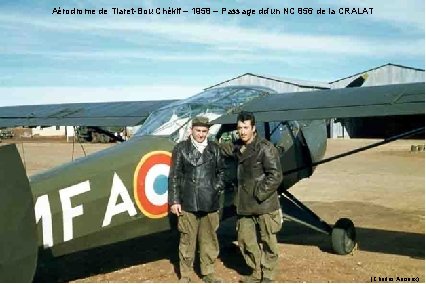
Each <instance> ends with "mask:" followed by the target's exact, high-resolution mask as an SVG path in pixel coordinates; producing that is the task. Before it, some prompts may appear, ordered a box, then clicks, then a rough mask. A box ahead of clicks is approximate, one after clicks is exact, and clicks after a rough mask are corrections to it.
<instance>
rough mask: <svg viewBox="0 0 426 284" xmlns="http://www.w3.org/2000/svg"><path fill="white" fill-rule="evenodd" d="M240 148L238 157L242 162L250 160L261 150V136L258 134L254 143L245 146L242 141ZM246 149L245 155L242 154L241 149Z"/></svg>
mask: <svg viewBox="0 0 426 284" xmlns="http://www.w3.org/2000/svg"><path fill="white" fill-rule="evenodd" d="M239 142H240V144H241V145H240V147H239V148H238V157H239V160H240V162H242V161H244V160H246V159H248V158H250V157H251V156H253V155H254V154H255V153H256V151H257V149H258V148H259V142H260V138H259V136H258V135H257V134H256V135H255V136H254V138H253V141H252V142H251V143H250V144H247V145H244V144H243V143H242V141H241V140H240V141H239ZM243 147H245V150H244V152H243V153H241V148H243Z"/></svg>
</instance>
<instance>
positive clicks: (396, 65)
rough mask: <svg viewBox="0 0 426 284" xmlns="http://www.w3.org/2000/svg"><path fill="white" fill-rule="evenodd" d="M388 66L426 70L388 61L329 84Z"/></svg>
mask: <svg viewBox="0 0 426 284" xmlns="http://www.w3.org/2000/svg"><path fill="white" fill-rule="evenodd" d="M386 66H394V67H400V68H405V69H410V70H415V71H421V72H425V70H424V69H419V68H414V67H409V66H404V65H399V64H393V63H387V64H384V65H381V66H378V67H374V68H371V69H368V70H365V71H362V72H359V73H356V74H353V75H350V76H347V77H344V78H341V79H337V80H335V81H331V82H329V84H334V83H336V82H339V81H342V80H346V79H348V78H352V77H356V76H360V75H362V74H364V73H367V72H371V71H374V70H377V69H380V68H383V67H386Z"/></svg>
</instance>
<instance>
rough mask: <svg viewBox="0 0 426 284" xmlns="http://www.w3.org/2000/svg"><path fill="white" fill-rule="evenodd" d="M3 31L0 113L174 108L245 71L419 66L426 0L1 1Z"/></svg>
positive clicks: (335, 75) (342, 72) (329, 76)
mask: <svg viewBox="0 0 426 284" xmlns="http://www.w3.org/2000/svg"><path fill="white" fill-rule="evenodd" d="M169 7H172V8H181V9H182V10H187V11H188V13H181V14H176V15H170V14H163V13H162V11H163V8H165V9H166V10H167V9H168V8H169ZM113 8H118V9H131V8H134V9H135V10H136V13H135V14H134V15H128V14H125V15H123V14H114V13H113ZM138 8H141V9H146V10H149V9H153V11H154V14H153V15H144V14H137V10H138ZM157 8H159V11H160V14H156V13H155V12H156V11H158V10H157ZM193 8H210V10H211V11H213V10H217V11H218V12H217V13H213V12H211V13H210V14H203V15H201V14H200V15H197V14H194V13H193V11H194V10H193ZM262 8H269V9H270V10H271V9H278V10H279V11H280V12H281V14H279V15H277V14H274V15H272V14H267V15H265V14H263V15H260V14H259V10H260V9H262ZM284 8H289V9H290V8H294V14H283V10H284ZM298 8H312V10H311V11H312V14H299V13H298ZM342 8H343V9H342ZM344 8H349V11H352V10H353V9H355V10H356V11H361V12H362V11H364V10H367V11H368V12H370V11H372V13H368V14H365V13H364V14H346V15H344V14H343V15H342V14H339V11H342V10H343V11H344ZM364 8H366V9H364ZM370 8H372V10H371V9H370ZM55 9H58V10H61V11H62V10H63V9H66V10H68V11H72V10H73V9H76V10H77V9H80V10H82V11H83V14H81V15H69V14H60V15H58V14H56V13H53V12H54V10H55ZM85 9H88V10H95V14H94V15H88V14H84V12H85ZM100 9H105V10H106V11H107V13H108V14H106V15H105V14H99V10H100ZM223 9H226V11H225V13H223V14H222V10H223ZM232 9H238V10H239V12H240V13H239V14H228V12H229V11H231V10H232ZM248 9H253V10H255V12H256V14H255V15H250V16H248V15H247V14H243V10H248ZM318 9H324V10H325V14H317V10H318ZM329 9H330V11H331V10H334V11H335V12H336V14H329V13H328V11H329ZM0 34H1V35H2V36H1V37H0V63H1V64H0V106H6V105H24V104H51V103H65V102H107V101H129V100H154V99H180V98H185V97H189V96H191V95H194V94H196V93H198V92H200V91H202V90H203V89H204V88H206V87H209V86H212V85H215V84H217V83H219V82H222V81H225V80H228V79H230V78H234V77H236V76H239V75H242V74H244V73H247V72H250V73H255V74H261V75H266V76H267V75H270V76H274V77H283V78H294V79H299V80H309V81H322V82H329V81H333V80H336V79H339V78H343V77H347V76H350V75H352V74H355V73H358V72H362V71H365V70H368V69H371V68H374V67H377V66H380V65H384V64H387V63H394V64H400V65H405V66H410V67H415V68H421V69H424V67H425V2H424V0H398V1H397V0H357V1H349V0H340V1H334V0H310V1H308V0H235V1H232V0H209V1H206V0H133V1H131V0H55V1H52V0H2V1H0Z"/></svg>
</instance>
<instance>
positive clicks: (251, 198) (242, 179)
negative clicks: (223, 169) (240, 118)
mask: <svg viewBox="0 0 426 284" xmlns="http://www.w3.org/2000/svg"><path fill="white" fill-rule="evenodd" d="M242 147H243V144H242V142H241V140H238V141H237V142H236V143H235V144H234V145H233V146H232V150H231V148H230V146H229V145H226V146H224V147H222V153H223V154H224V155H226V156H230V155H233V156H234V157H236V158H237V160H238V169H237V178H238V189H237V193H236V196H235V206H236V209H237V214H238V215H260V214H265V213H270V212H273V211H275V210H277V209H279V208H280V204H279V200H278V192H277V189H278V187H279V186H280V184H281V181H282V179H283V176H282V169H281V163H280V158H279V154H278V151H277V149H276V148H275V147H274V145H273V144H272V143H271V142H269V141H268V140H266V139H264V138H262V137H259V136H258V135H256V136H255V137H254V139H253V141H252V142H251V143H250V144H248V145H246V146H245V148H246V149H245V150H244V151H243V152H242V151H241V148H242Z"/></svg>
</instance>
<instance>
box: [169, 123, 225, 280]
mask: <svg viewBox="0 0 426 284" xmlns="http://www.w3.org/2000/svg"><path fill="white" fill-rule="evenodd" d="M209 126H210V125H209V120H208V118H206V117H195V118H194V119H193V120H192V128H191V135H190V136H189V138H188V139H187V140H185V141H182V142H180V143H178V144H177V145H176V146H175V147H174V149H173V153H172V164H171V167H170V173H169V206H170V210H171V212H172V213H173V214H176V215H177V216H178V230H179V232H180V241H179V268H180V274H181V278H180V280H181V282H191V278H190V273H191V271H192V266H193V263H194V257H195V248H196V244H197V243H196V242H197V239H198V245H199V249H200V268H201V274H202V276H203V277H202V279H203V281H204V282H216V283H217V282H221V279H219V278H217V277H216V276H215V274H214V263H215V260H216V259H217V257H218V255H219V243H218V239H217V234H216V230H217V228H218V227H219V197H220V194H221V192H222V190H223V184H224V181H223V177H224V168H223V161H222V158H221V154H220V149H219V146H218V145H217V144H216V143H214V142H210V141H208V140H207V134H208V130H209Z"/></svg>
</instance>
